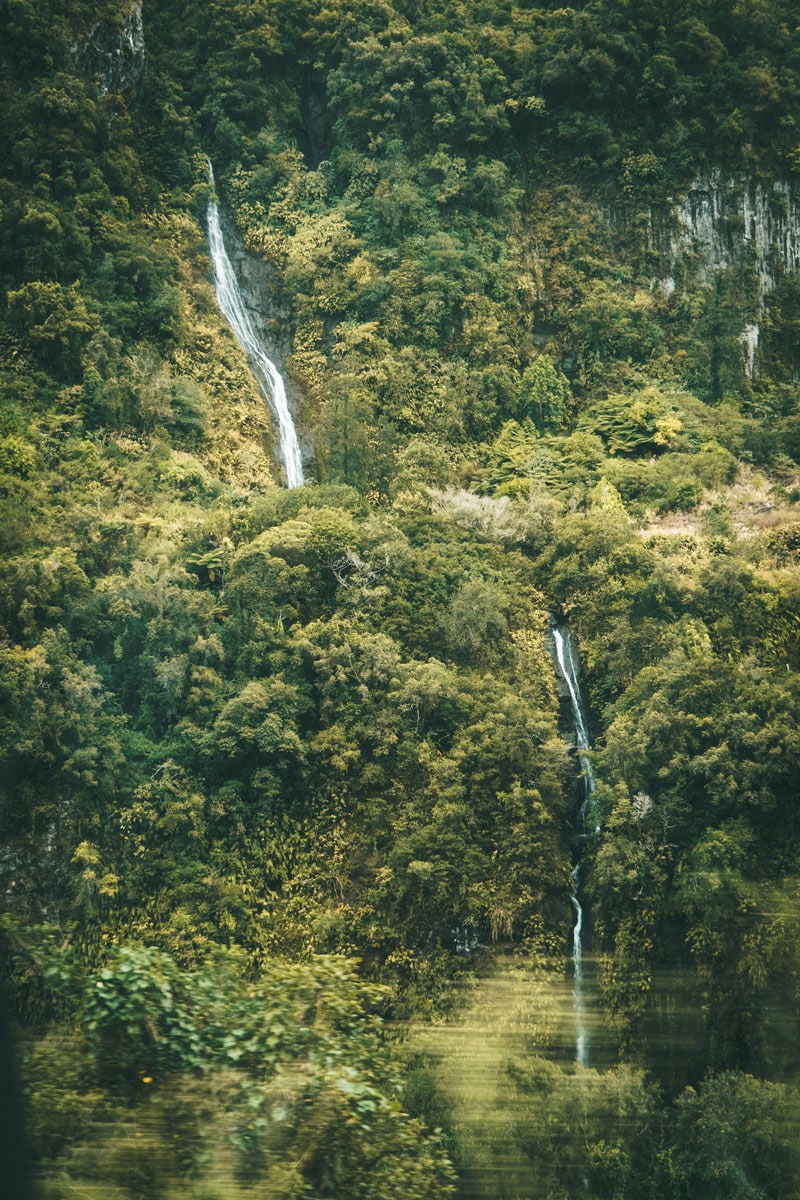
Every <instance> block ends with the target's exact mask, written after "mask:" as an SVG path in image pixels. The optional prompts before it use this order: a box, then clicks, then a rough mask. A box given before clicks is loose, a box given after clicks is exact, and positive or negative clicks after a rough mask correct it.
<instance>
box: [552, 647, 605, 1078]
mask: <svg viewBox="0 0 800 1200" xmlns="http://www.w3.org/2000/svg"><path fill="white" fill-rule="evenodd" d="M553 644H554V646H555V648H556V660H557V662H558V666H559V669H560V671H561V674H562V676H563V678H564V682H565V683H566V685H567V688H568V690H569V696H570V702H571V705H572V716H573V719H574V722H575V741H576V744H577V750H578V760H579V762H580V764H581V772H582V775H583V785H584V799H583V804H582V805H581V808H580V812H579V814H578V819H579V823H580V832H581V833H583V832H585V826H586V818H587V816H588V815H589V808H590V805H591V802H592V796H593V795H594V790H595V778H594V772H593V770H592V764H591V762H590V760H589V756H588V754H586V753H584V751H586V750H588V749H589V730H588V727H587V724H586V718H585V716H584V712H583V704H582V703H581V693H580V685H579V683H578V667H577V663H576V661H575V653H574V650H573V647H572V638H571V637H570V635H569V632H564V631H562V630H561V629H559V628H557V627H556V626H554V627H553ZM580 870H581V869H580V863H576V865H575V866H574V867H573V868H572V871H571V873H570V879H571V881H572V890H571V892H570V894H569V898H570V903H571V904H572V907H573V910H574V912H575V924H574V925H573V927H572V981H573V987H572V994H573V1000H574V1004H575V1059H576V1061H577V1063H578V1065H579V1066H581V1067H587V1066H588V1065H589V1037H588V1033H587V1029H586V1005H585V1002H584V998H583V906H582V904H581V902H580V899H579V896H578V892H579V890H580Z"/></svg>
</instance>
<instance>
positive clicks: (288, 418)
mask: <svg viewBox="0 0 800 1200" xmlns="http://www.w3.org/2000/svg"><path fill="white" fill-rule="evenodd" d="M208 178H209V182H210V183H211V185H212V187H213V186H214V172H213V170H212V167H211V163H210V162H209V164H208ZM208 244H209V248H210V250H211V261H212V262H213V264H214V287H215V289H216V292H217V302H218V304H219V306H220V308H221V309H222V313H223V315H224V317H225V319H226V321H227V322H228V324H229V325H230V327H231V329H232V330H233V332H234V334H235V335H236V340H237V342H238V343H239V345H240V346H241V347H242V349H243V350H244V352H245V354H246V355H247V359H248V362H249V363H250V369H251V370H252V372H253V375H254V376H255V378H256V381H257V383H258V386H259V388H260V390H261V394H262V396H263V397H264V399H265V400H266V402H267V404H268V406H269V408H270V410H271V411H272V412H273V414H274V416H275V419H276V420H277V422H278V433H279V437H280V454H281V459H282V461H283V468H284V471H285V472H286V486H287V487H290V488H295V487H302V486H303V484H304V483H305V480H304V478H303V460H302V458H301V455H300V444H299V442H298V440H297V430H296V429H295V427H294V421H293V420H292V414H291V412H290V411H289V402H288V400H287V399H286V388H285V387H284V383H283V378H282V376H281V373H280V371H279V370H278V368H277V367H276V366H275V364H274V363H273V362H272V361H271V359H269V358H268V357H267V354H266V352H265V350H264V347H263V346H262V345H261V340H260V338H259V336H258V334H257V333H256V330H255V328H254V326H253V322H252V320H251V319H250V315H249V313H248V312H247V308H246V307H245V303H244V298H243V296H242V292H241V289H240V287H239V284H238V282H237V280H236V275H235V273H234V270H233V264H232V263H231V260H230V258H229V257H228V252H227V250H226V249H225V242H224V240H223V237H222V228H221V226H220V221H219V207H218V206H217V204H216V202H215V201H214V200H213V199H212V200H210V201H209V203H208Z"/></svg>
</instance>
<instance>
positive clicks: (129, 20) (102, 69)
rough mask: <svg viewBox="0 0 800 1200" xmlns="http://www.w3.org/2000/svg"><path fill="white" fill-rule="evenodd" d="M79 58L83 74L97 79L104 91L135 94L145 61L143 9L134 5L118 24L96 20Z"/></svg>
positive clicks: (81, 48)
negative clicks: (132, 92) (94, 76)
mask: <svg viewBox="0 0 800 1200" xmlns="http://www.w3.org/2000/svg"><path fill="white" fill-rule="evenodd" d="M77 59H78V63H79V65H80V67H81V70H82V71H84V72H85V73H86V74H87V75H96V76H98V78H99V80H100V91H101V92H131V91H135V90H136V88H137V87H138V86H139V82H140V80H141V78H142V75H143V73H144V62H145V42H144V23H143V21H142V6H141V5H140V4H132V5H131V6H130V8H129V9H128V11H127V12H125V13H123V14H122V17H121V19H120V20H119V21H118V22H114V23H111V22H109V21H108V20H101V21H97V22H96V24H94V25H93V26H92V28H91V30H90V31H89V35H88V37H87V39H86V41H85V43H84V44H83V45H82V46H81V47H80V48H79V49H78V52H77Z"/></svg>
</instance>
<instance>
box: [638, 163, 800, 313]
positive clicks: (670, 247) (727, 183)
mask: <svg viewBox="0 0 800 1200" xmlns="http://www.w3.org/2000/svg"><path fill="white" fill-rule="evenodd" d="M651 230H652V245H653V249H654V250H656V251H657V252H658V254H659V257H660V260H661V264H662V268H661V269H662V273H661V283H662V286H663V287H664V288H665V289H666V290H667V291H671V290H673V288H674V286H675V277H676V276H677V275H678V273H679V270H680V267H681V263H682V261H683V260H684V259H685V257H686V256H687V255H692V256H693V257H694V260H695V265H696V270H697V274H698V276H699V278H700V280H701V281H702V282H708V281H709V280H710V279H711V277H712V276H713V274H714V273H715V272H716V271H720V270H724V269H726V268H731V267H732V268H736V267H742V266H745V265H746V264H748V263H750V264H752V266H753V267H754V268H755V271H756V276H757V282H758V301H759V303H760V302H761V301H762V300H763V298H764V296H765V294H766V293H767V292H769V291H771V290H772V288H774V287H775V285H776V283H777V282H778V280H779V279H780V277H781V276H782V275H784V274H793V273H794V272H795V271H797V270H798V269H800V185H798V184H796V183H790V182H788V181H786V180H777V181H776V182H774V183H772V184H764V183H757V182H756V181H755V180H752V179H748V177H747V176H745V175H728V174H725V173H724V172H722V171H721V170H719V169H716V170H712V171H709V172H708V173H707V174H704V175H700V176H699V177H698V178H697V179H696V180H695V182H694V183H693V184H692V185H691V187H690V188H689V190H688V192H687V193H686V196H685V197H684V198H683V200H682V201H681V202H680V203H679V205H678V207H677V211H676V212H675V215H674V217H673V218H668V217H664V216H662V215H661V214H657V213H652V214H651Z"/></svg>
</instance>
